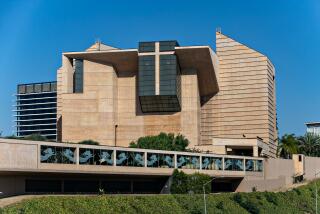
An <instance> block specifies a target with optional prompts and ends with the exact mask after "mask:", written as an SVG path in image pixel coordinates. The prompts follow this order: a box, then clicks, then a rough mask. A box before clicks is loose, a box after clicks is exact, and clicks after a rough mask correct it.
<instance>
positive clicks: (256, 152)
mask: <svg viewBox="0 0 320 214" xmlns="http://www.w3.org/2000/svg"><path fill="white" fill-rule="evenodd" d="M252 149H253V157H258V156H259V149H258V146H253V147H252Z"/></svg>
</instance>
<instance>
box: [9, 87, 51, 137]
mask: <svg viewBox="0 0 320 214" xmlns="http://www.w3.org/2000/svg"><path fill="white" fill-rule="evenodd" d="M14 112H15V114H14V117H15V120H14V121H15V123H16V135H17V136H18V137H24V136H28V135H31V134H40V135H42V136H45V137H46V138H48V139H50V140H56V137H57V124H56V120H57V83H56V82H43V83H31V84H19V85H18V87H17V94H16V103H15V105H14Z"/></svg>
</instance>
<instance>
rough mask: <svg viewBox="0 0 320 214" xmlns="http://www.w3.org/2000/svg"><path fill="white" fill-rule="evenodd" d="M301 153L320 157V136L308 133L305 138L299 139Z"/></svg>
mask: <svg viewBox="0 0 320 214" xmlns="http://www.w3.org/2000/svg"><path fill="white" fill-rule="evenodd" d="M298 141H299V153H301V154H304V155H307V156H314V157H320V136H319V135H316V134H313V133H306V134H305V135H304V136H301V137H299V138H298Z"/></svg>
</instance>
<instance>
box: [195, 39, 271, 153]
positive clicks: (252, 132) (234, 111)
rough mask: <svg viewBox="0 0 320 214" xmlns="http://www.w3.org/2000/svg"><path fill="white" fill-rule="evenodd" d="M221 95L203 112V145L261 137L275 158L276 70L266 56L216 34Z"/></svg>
mask: <svg viewBox="0 0 320 214" xmlns="http://www.w3.org/2000/svg"><path fill="white" fill-rule="evenodd" d="M216 39H217V40H216V46H217V55H218V58H219V70H218V80H219V88H220V91H219V92H218V94H217V95H215V96H214V97H212V98H211V99H209V101H207V102H206V103H204V105H203V106H202V108H201V121H202V122H201V133H202V144H209V143H210V139H211V138H214V137H216V138H243V135H245V136H246V138H256V137H257V136H259V137H261V138H262V139H263V141H265V142H267V143H268V144H269V146H270V149H269V151H270V156H272V157H274V156H275V152H276V145H275V144H274V140H275V139H276V138H277V131H276V114H275V112H276V109H275V82H274V75H275V73H274V67H273V65H272V64H271V62H270V61H269V60H268V58H267V57H266V56H264V55H263V54H261V53H259V52H257V51H255V50H253V49H250V48H248V47H247V46H245V45H243V44H241V43H239V42H236V41H235V40H233V39H231V38H229V37H227V36H225V35H223V34H221V33H217V34H216Z"/></svg>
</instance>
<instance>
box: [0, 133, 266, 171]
mask: <svg viewBox="0 0 320 214" xmlns="http://www.w3.org/2000/svg"><path fill="white" fill-rule="evenodd" d="M174 169H179V170H182V171H184V172H185V173H194V172H201V173H204V174H208V175H210V176H218V177H219V176H221V177H244V176H246V175H250V176H258V177H261V176H263V171H264V159H263V158H256V157H244V156H231V155H218V154H212V153H192V152H175V151H162V150H148V149H138V148H124V147H111V146H94V145H81V144H72V143H54V142H42V141H28V140H15V139H0V173H4V172H7V173H9V172H21V173H22V172H26V173H27V172H33V173H34V172H43V173H46V172H53V173H84V174H113V175H122V174H123V175H144V176H146V175H158V176H159V175H160V176H170V175H171V174H172V172H173V170H174Z"/></svg>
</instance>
